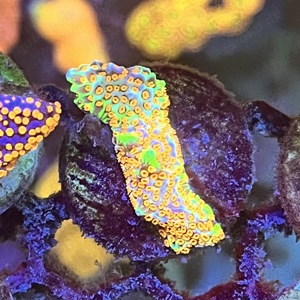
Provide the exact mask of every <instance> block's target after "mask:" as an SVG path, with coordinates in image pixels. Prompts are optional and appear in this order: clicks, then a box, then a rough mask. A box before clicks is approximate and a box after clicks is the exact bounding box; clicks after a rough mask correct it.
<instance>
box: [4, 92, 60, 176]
mask: <svg viewBox="0 0 300 300" xmlns="http://www.w3.org/2000/svg"><path fill="white" fill-rule="evenodd" d="M60 113H61V105H60V103H59V102H55V103H48V102H46V101H43V100H41V99H38V98H32V97H26V96H16V95H0V178H2V177H4V176H6V175H7V174H8V172H9V171H11V170H12V169H13V168H14V166H15V164H16V163H17V161H18V158H19V157H20V156H23V155H25V154H26V153H28V152H29V151H31V150H34V149H35V148H36V147H37V145H38V144H39V143H40V142H41V141H42V140H43V139H44V138H45V137H46V136H48V135H49V133H50V132H51V131H53V130H54V128H55V127H56V126H57V124H58V121H59V119H60Z"/></svg>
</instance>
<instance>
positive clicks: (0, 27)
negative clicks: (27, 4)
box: [0, 0, 21, 53]
mask: <svg viewBox="0 0 300 300" xmlns="http://www.w3.org/2000/svg"><path fill="white" fill-rule="evenodd" d="M0 12H1V18H0V37H1V39H0V51H2V52H4V53H8V52H9V51H10V49H11V48H12V47H13V46H14V45H15V44H16V42H17V41H18V39H19V23H20V16H21V13H20V0H0Z"/></svg>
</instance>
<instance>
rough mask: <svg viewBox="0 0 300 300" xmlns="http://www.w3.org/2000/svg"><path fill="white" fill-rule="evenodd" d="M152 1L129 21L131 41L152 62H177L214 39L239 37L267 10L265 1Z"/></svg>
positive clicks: (140, 8)
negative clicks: (182, 53) (179, 58)
mask: <svg viewBox="0 0 300 300" xmlns="http://www.w3.org/2000/svg"><path fill="white" fill-rule="evenodd" d="M210 3H211V1H210V0H194V1H188V0H182V1H177V0H148V1H145V2H142V3H141V4H140V5H139V6H138V7H137V8H136V9H135V10H134V11H133V12H132V14H131V16H130V17H129V18H128V20H127V23H126V26H125V31H126V35H127V37H128V39H129V41H130V42H131V43H132V44H133V45H135V46H136V47H137V48H139V49H140V50H141V51H142V52H143V53H144V54H145V55H146V56H148V57H150V58H171V59H174V58H176V57H177V56H178V55H179V54H180V53H181V52H182V51H184V50H197V49H199V48H200V47H201V46H203V45H204V44H205V43H206V42H207V40H208V39H210V38H211V37H212V36H214V35H237V34H240V33H241V32H242V31H243V30H245V29H246V28H247V26H248V25H249V23H250V21H251V18H252V16H253V15H255V14H256V13H257V12H258V11H260V10H261V9H262V7H263V4H264V0H223V5H221V6H211V5H210Z"/></svg>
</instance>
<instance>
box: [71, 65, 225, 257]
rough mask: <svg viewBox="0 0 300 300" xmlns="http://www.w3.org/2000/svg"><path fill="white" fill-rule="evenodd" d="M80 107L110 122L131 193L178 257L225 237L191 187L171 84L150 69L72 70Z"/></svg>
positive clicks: (135, 205)
mask: <svg viewBox="0 0 300 300" xmlns="http://www.w3.org/2000/svg"><path fill="white" fill-rule="evenodd" d="M66 77H67V80H68V81H69V82H71V83H72V86H71V91H72V92H74V93H75V94H76V99H75V103H76V104H77V105H78V107H79V108H81V109H82V110H84V111H86V112H90V113H92V114H94V115H96V116H97V117H98V118H99V119H100V120H101V121H102V122H104V123H106V124H109V125H110V127H111V129H112V132H113V143H114V145H115V151H116V153H117V158H118V161H119V163H120V165H121V168H122V171H123V174H124V176H125V178H126V186H127V192H128V195H129V198H130V201H131V203H132V205H133V208H134V209H135V212H136V214H137V215H138V216H144V218H145V220H146V221H149V222H152V223H153V224H154V225H158V226H159V227H160V229H159V233H160V235H161V236H162V237H163V238H164V242H165V245H166V246H167V247H171V248H172V249H173V250H174V251H175V252H176V253H177V254H180V253H183V254H186V253H189V251H190V249H191V248H192V247H193V246H198V247H199V246H200V247H202V246H209V245H214V244H216V243H218V242H219V241H220V240H222V239H223V238H224V232H223V230H222V228H221V225H220V224H219V223H217V222H216V220H215V216H214V213H213V210H212V208H211V207H210V206H209V205H208V204H206V203H205V202H204V201H203V200H202V199H201V198H200V197H199V196H198V195H196V194H195V193H194V192H193V191H192V190H191V187H190V185H189V178H188V176H187V174H186V173H185V169H184V160H183V156H182V153H181V148H180V144H179V140H178V138H177V136H176V132H175V130H174V129H173V128H172V126H171V125H170V120H169V118H168V107H169V105H170V100H169V97H168V95H167V93H166V87H165V81H163V80H158V79H156V75H155V74H154V73H153V72H151V70H150V69H149V68H145V67H142V66H135V67H131V68H128V69H126V68H124V67H120V66H117V65H115V64H113V63H108V64H102V63H101V62H98V61H94V62H93V63H92V64H91V65H89V64H84V65H81V66H80V67H79V68H78V69H77V68H72V69H70V70H69V71H68V72H67V75H66Z"/></svg>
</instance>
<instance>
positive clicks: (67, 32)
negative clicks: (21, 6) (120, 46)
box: [30, 0, 109, 73]
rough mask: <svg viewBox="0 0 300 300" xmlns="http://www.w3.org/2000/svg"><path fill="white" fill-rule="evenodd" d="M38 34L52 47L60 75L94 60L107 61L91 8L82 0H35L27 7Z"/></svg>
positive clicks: (101, 37)
mask: <svg viewBox="0 0 300 300" xmlns="http://www.w3.org/2000/svg"><path fill="white" fill-rule="evenodd" d="M30 11H31V16H32V21H33V23H34V24H35V26H36V29H37V30H38V32H39V33H40V34H41V35H42V36H43V37H44V38H45V39H47V40H48V41H50V42H51V43H53V45H54V62H55V64H56V66H57V67H58V69H59V70H60V71H61V72H63V73H64V72H65V71H66V70H68V69H69V68H70V67H71V66H73V65H78V64H80V63H81V62H82V61H86V60H93V59H94V58H95V57H98V58H99V59H101V60H102V61H108V60H109V57H108V54H107V52H106V49H105V41H104V38H103V35H102V33H101V31H100V29H99V27H98V21H97V16H96V13H95V11H94V10H93V8H92V6H91V5H90V4H89V3H88V1H85V0H72V1H68V0H50V1H44V0H37V1H35V2H33V4H32V5H31V7H30Z"/></svg>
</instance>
